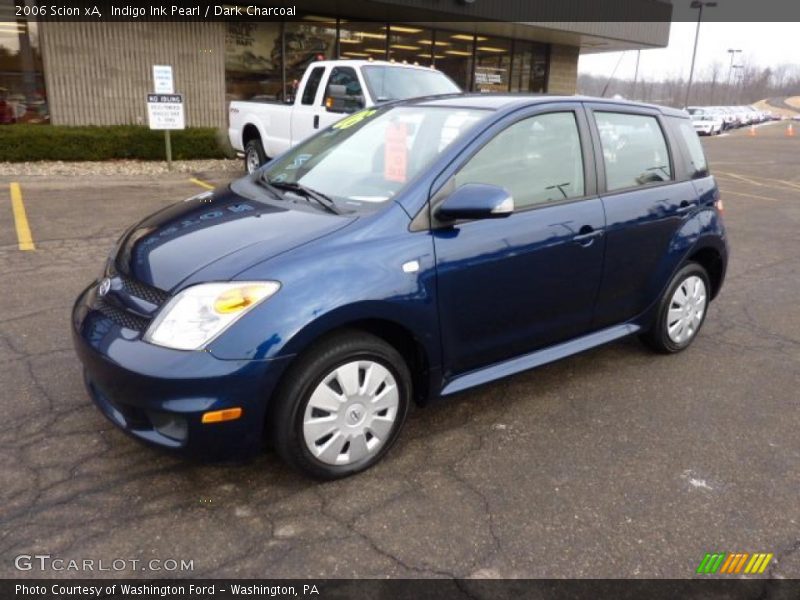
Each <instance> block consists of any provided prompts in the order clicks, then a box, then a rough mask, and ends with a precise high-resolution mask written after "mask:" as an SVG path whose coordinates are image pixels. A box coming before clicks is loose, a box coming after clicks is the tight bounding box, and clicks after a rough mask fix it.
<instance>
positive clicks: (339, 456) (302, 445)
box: [270, 331, 412, 479]
mask: <svg viewBox="0 0 800 600" xmlns="http://www.w3.org/2000/svg"><path fill="white" fill-rule="evenodd" d="M284 381H285V384H284V385H283V386H281V389H280V390H279V391H278V393H277V395H276V397H275V398H274V402H275V404H274V410H272V411H271V418H272V423H271V424H270V425H271V427H270V429H271V431H272V441H273V443H274V445H275V449H276V450H277V452H278V454H279V455H280V456H281V457H282V458H283V459H284V460H286V461H287V462H288V463H289V464H291V465H292V466H294V467H295V468H297V469H299V470H300V471H302V472H304V473H305V474H307V475H311V476H312V477H317V478H320V479H338V478H340V477H346V476H348V475H352V474H354V473H358V472H360V471H363V470H365V469H368V468H369V467H371V466H372V465H374V464H375V463H376V462H378V461H379V460H380V459H381V458H382V457H383V455H384V454H386V452H387V451H388V450H389V448H390V447H391V446H392V444H393V443H394V441H395V440H396V439H397V436H398V434H399V433H400V429H401V428H402V426H403V423H404V422H405V418H406V414H407V412H408V408H409V405H410V403H411V385H412V384H411V374H410V372H409V369H408V366H407V365H406V362H405V360H404V359H403V357H402V356H401V355H400V353H398V352H397V350H395V349H394V348H393V347H392V346H390V345H389V344H387V343H386V342H384V341H383V340H382V339H380V338H378V337H375V336H373V335H370V334H368V333H364V332H360V331H349V332H343V333H341V334H338V335H335V336H334V337H331V338H328V339H327V340H325V341H323V342H322V343H321V344H319V345H318V346H317V347H316V348H313V349H312V350H311V351H310V352H309V353H308V354H306V355H304V356H302V357H301V358H300V359H299V361H298V363H297V364H295V365H294V366H292V367H291V370H290V372H288V373H287V375H286V377H285V379H284Z"/></svg>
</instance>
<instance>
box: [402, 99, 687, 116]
mask: <svg viewBox="0 0 800 600" xmlns="http://www.w3.org/2000/svg"><path fill="white" fill-rule="evenodd" d="M554 102H591V103H593V104H608V105H609V106H619V107H626V106H627V107H632V108H637V107H644V108H651V109H655V110H658V111H660V112H661V113H662V114H664V115H669V116H678V117H686V116H687V114H686V112H685V111H683V110H680V109H677V108H670V107H668V106H658V105H656V104H645V103H643V102H632V101H629V100H619V99H611V98H595V97H592V96H558V95H550V94H503V93H499V94H495V93H491V94H480V93H477V94H476V93H470V94H447V95H444V96H428V97H425V98H416V99H411V100H407V101H406V103H407V104H418V105H422V106H441V107H447V108H478V109H484V110H502V109H508V108H514V107H523V106H535V105H537V104H550V103H554Z"/></svg>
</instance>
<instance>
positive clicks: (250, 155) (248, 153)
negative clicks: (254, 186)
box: [244, 138, 267, 173]
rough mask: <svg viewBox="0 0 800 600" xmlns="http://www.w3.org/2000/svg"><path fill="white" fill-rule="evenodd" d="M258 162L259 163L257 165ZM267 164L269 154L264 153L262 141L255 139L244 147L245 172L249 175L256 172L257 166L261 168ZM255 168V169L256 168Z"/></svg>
mask: <svg viewBox="0 0 800 600" xmlns="http://www.w3.org/2000/svg"><path fill="white" fill-rule="evenodd" d="M256 161H257V163H256ZM265 162H267V154H266V153H265V152H264V145H263V144H262V143H261V140H260V139H258V138H254V139H252V140H250V141H249V142H247V144H245V146H244V170H245V172H247V173H252V172H253V171H255V168H257V167H255V165H256V164H257V165H258V166H259V167H260V166H261V165H263V164H264V163H265ZM254 167H255V168H254Z"/></svg>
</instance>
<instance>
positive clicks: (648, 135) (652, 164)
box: [594, 111, 672, 191]
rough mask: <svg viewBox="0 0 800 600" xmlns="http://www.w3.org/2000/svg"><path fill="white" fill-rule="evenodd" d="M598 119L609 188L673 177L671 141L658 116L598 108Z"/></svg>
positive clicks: (619, 187)
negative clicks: (665, 136)
mask: <svg viewBox="0 0 800 600" xmlns="http://www.w3.org/2000/svg"><path fill="white" fill-rule="evenodd" d="M594 118H595V121H596V123H597V129H598V130H599V132H600V143H601V145H602V147H603V159H604V163H605V168H606V188H607V189H608V190H609V191H611V190H620V189H624V188H630V187H637V186H641V185H648V184H651V183H661V182H664V181H669V180H670V179H672V169H671V167H670V162H669V152H668V151H667V141H666V140H665V139H664V132H663V131H661V127H660V126H659V124H658V120H657V119H656V118H655V117H651V116H648V115H632V114H626V113H615V112H600V111H597V112H595V113H594Z"/></svg>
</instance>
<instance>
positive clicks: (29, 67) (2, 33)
mask: <svg viewBox="0 0 800 600" xmlns="http://www.w3.org/2000/svg"><path fill="white" fill-rule="evenodd" d="M14 13H15V11H14V4H13V3H12V2H10V1H7V0H0V125H10V124H13V123H49V122H50V111H49V109H48V105H47V94H46V92H45V84H44V69H43V67H42V54H41V51H40V49H39V30H38V27H37V24H36V21H34V20H32V19H26V18H18V17H16V16H15V14H14Z"/></svg>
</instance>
